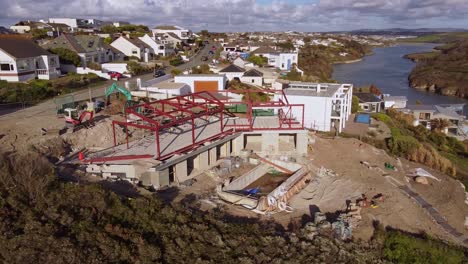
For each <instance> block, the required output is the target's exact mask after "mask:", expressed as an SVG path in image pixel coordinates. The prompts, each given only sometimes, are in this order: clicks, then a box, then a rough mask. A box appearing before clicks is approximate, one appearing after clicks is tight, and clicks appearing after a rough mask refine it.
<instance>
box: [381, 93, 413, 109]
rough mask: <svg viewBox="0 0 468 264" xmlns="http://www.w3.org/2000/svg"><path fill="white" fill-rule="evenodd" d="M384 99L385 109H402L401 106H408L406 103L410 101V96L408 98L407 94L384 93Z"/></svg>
mask: <svg viewBox="0 0 468 264" xmlns="http://www.w3.org/2000/svg"><path fill="white" fill-rule="evenodd" d="M383 101H384V108H385V109H389V108H394V109H400V108H405V107H406V103H407V102H408V98H406V96H390V95H384V96H383Z"/></svg>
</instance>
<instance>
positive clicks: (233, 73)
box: [219, 64, 245, 81]
mask: <svg viewBox="0 0 468 264" xmlns="http://www.w3.org/2000/svg"><path fill="white" fill-rule="evenodd" d="M244 72H245V69H244V68H241V67H239V66H237V65H234V64H231V65H229V66H227V67H226V68H224V69H222V70H220V71H219V74H223V75H226V77H227V79H228V80H229V81H232V80H234V79H236V78H237V79H239V81H240V78H241V77H242V76H243V75H244Z"/></svg>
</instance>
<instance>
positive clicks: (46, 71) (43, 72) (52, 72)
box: [36, 69, 60, 75]
mask: <svg viewBox="0 0 468 264" xmlns="http://www.w3.org/2000/svg"><path fill="white" fill-rule="evenodd" d="M36 74H37V75H60V71H59V70H57V69H50V70H49V69H37V70H36Z"/></svg>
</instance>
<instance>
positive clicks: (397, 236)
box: [383, 230, 466, 264]
mask: <svg viewBox="0 0 468 264" xmlns="http://www.w3.org/2000/svg"><path fill="white" fill-rule="evenodd" d="M383 255H384V257H385V258H386V259H387V260H389V261H391V262H392V263H408V264H410V263H411V264H431V263H434V264H435V263H444V264H455V263H465V261H466V259H465V256H464V252H463V251H462V250H461V249H458V248H456V247H451V246H448V245H446V244H444V243H442V242H438V241H435V240H432V239H431V238H426V239H423V238H417V237H413V236H409V235H406V234H403V233H401V232H398V231H394V230H391V231H386V233H385V242H384V248H383Z"/></svg>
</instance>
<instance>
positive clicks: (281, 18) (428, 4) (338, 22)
mask: <svg viewBox="0 0 468 264" xmlns="http://www.w3.org/2000/svg"><path fill="white" fill-rule="evenodd" d="M0 6H2V9H3V10H2V12H1V13H0V23H2V24H6V23H14V22H16V21H17V20H23V19H36V20H37V19H45V18H48V17H82V18H101V19H103V20H128V21H131V22H134V23H144V24H147V25H149V26H154V25H157V24H179V25H183V26H186V27H189V28H193V29H195V30H198V29H201V28H208V29H210V30H219V31H223V30H238V31H251V30H285V29H296V30H311V31H318V30H320V31H327V30H337V29H352V28H373V27H375V26H376V25H383V26H387V27H392V26H395V25H401V24H403V25H406V26H409V27H411V26H415V27H416V26H422V25H425V26H437V25H438V23H441V21H445V23H452V24H453V25H454V26H456V25H464V23H465V24H467V25H468V23H466V22H467V19H466V18H464V15H467V14H468V0H320V1H313V2H312V1H311V2H310V3H304V4H291V3H290V2H289V3H288V1H277V0H273V1H272V2H271V3H264V1H262V4H259V3H257V2H256V1H255V0H132V1H123V0H67V1H66V2H65V1H64V0H48V1H45V0H16V1H11V0H0ZM448 18H450V19H452V21H451V22H450V21H449V20H448ZM229 22H230V24H229ZM445 26H446V25H445Z"/></svg>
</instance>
